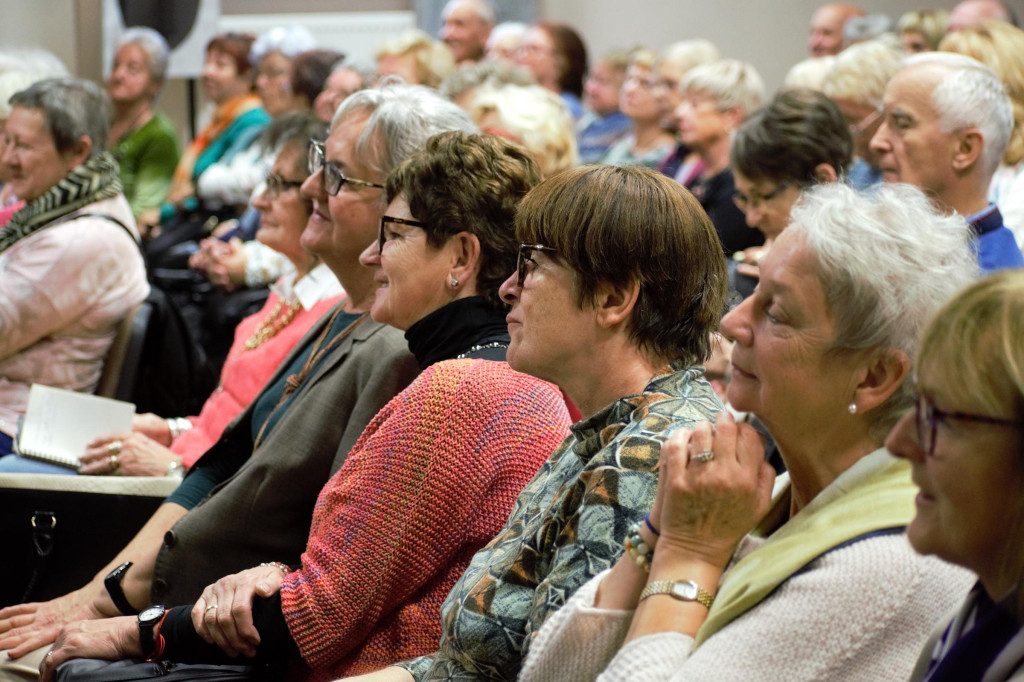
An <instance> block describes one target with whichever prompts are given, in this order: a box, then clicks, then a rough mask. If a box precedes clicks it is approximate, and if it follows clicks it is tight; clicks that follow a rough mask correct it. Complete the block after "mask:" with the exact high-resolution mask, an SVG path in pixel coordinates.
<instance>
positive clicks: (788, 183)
mask: <svg viewBox="0 0 1024 682" xmlns="http://www.w3.org/2000/svg"><path fill="white" fill-rule="evenodd" d="M794 184H795V183H794V182H793V181H792V180H783V181H782V182H780V183H779V184H777V185H775V187H774V188H772V190H771V191H769V192H765V193H764V194H762V195H760V196H758V198H757V201H754V200H753V199H751V198H750V197H748V196H747V195H746V194H744V193H743V192H741V191H739V190H736V191H734V192H733V193H732V201H733V203H734V204H736V208H738V209H740V210H741V211H743V212H744V213H745V212H746V211H747V209H749V208H757V207H758V206H761V205H762V204H764V203H766V202H768V201H771V200H772V199H774V198H775V197H777V196H779V195H780V194H782V193H783V192H785V191H786V190H787V189H789V188H790V187H792V186H793V185H794Z"/></svg>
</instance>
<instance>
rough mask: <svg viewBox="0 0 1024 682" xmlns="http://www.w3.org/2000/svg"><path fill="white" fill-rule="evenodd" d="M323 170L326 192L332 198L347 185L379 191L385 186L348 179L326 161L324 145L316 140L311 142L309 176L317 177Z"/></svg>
mask: <svg viewBox="0 0 1024 682" xmlns="http://www.w3.org/2000/svg"><path fill="white" fill-rule="evenodd" d="M321 170H323V172H324V191H326V192H327V193H328V194H330V195H331V196H332V197H334V196H337V195H338V192H340V191H341V188H342V186H343V185H345V184H346V183H347V184H349V185H352V186H353V187H376V188H377V189H384V185H381V184H380V183H377V182H370V181H368V180H357V179H356V178H349V177H346V176H345V174H344V173H342V172H341V169H340V168H338V167H337V166H335V165H334V164H333V163H330V162H328V161H326V160H325V158H324V143H323V142H318V141H316V140H310V141H309V174H310V175H316V174H317V173H319V172H320V171H321Z"/></svg>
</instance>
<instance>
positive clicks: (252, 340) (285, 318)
mask: <svg viewBox="0 0 1024 682" xmlns="http://www.w3.org/2000/svg"><path fill="white" fill-rule="evenodd" d="M300 310H302V305H301V304H299V303H290V304H288V306H287V307H286V306H285V304H284V301H280V300H279V301H278V302H277V305H276V306H274V309H273V310H271V311H270V314H269V315H267V317H266V319H264V320H263V324H261V325H260V326H259V327H258V328H257V329H256V331H255V332H253V334H252V336H250V337H249V338H248V339H246V341H245V343H244V344H243V345H242V347H241V348H240V349H239V350H238V353H239V354H242V353H244V352H245V351H247V350H253V349H254V348H259V347H260V346H261V345H262V344H263V342H264V341H266V340H267V339H270V338H273V337H274V336H276V335H277V333H278V332H280V331H281V330H282V329H284V328H285V327H287V326H288V325H289V324H290V323H291V321H292V320H294V319H295V316H296V315H298V314H299V311H300Z"/></svg>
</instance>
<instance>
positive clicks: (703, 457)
mask: <svg viewBox="0 0 1024 682" xmlns="http://www.w3.org/2000/svg"><path fill="white" fill-rule="evenodd" d="M714 458H715V453H714V452H712V451H711V450H704V451H702V452H698V453H697V454H696V455H694V456H693V457H691V458H690V459H691V460H693V461H694V462H710V461H711V460H713V459H714Z"/></svg>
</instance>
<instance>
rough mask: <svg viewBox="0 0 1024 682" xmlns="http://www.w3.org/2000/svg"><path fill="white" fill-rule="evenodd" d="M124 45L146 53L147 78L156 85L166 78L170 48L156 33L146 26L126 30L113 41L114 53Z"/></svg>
mask: <svg viewBox="0 0 1024 682" xmlns="http://www.w3.org/2000/svg"><path fill="white" fill-rule="evenodd" d="M125 45H138V46H139V47H140V48H141V49H142V51H143V52H145V53H146V61H147V62H148V66H149V77H150V78H151V79H152V80H154V81H156V82H157V83H161V82H163V80H164V78H166V77H167V62H168V61H169V60H170V57H171V48H170V47H168V46H167V40H165V39H164V37H163V36H162V35H160V33H159V32H158V31H154V30H153V29H151V28H149V27H147V26H132V27H131V28H126V29H125V31H124V33H122V34H121V35H119V36H118V37H117V40H116V41H114V52H117V51H118V50H120V49H121V48H122V47H124V46H125Z"/></svg>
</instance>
